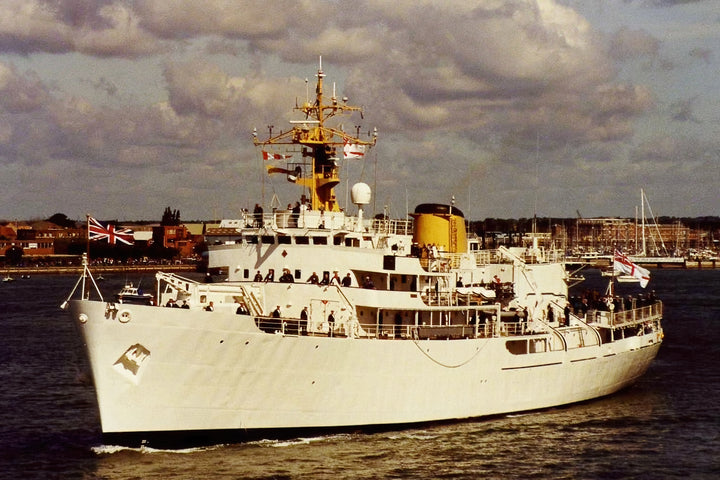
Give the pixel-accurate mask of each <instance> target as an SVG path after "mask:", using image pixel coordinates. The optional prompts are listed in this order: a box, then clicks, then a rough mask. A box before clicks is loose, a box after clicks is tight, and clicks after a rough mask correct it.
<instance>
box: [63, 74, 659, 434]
mask: <svg viewBox="0 0 720 480" xmlns="http://www.w3.org/2000/svg"><path fill="white" fill-rule="evenodd" d="M317 77H318V80H317V90H316V94H317V97H316V98H314V99H313V100H312V101H308V102H306V103H304V104H303V105H302V106H300V107H296V110H299V111H300V112H301V113H302V114H303V115H302V117H303V118H302V119H301V120H300V121H298V122H294V123H293V124H292V126H291V128H290V130H288V131H286V132H285V133H281V134H280V135H276V136H272V132H271V137H270V138H268V139H267V140H259V139H258V138H257V135H255V144H256V146H257V147H258V148H259V149H261V150H262V151H263V152H264V153H265V157H267V158H271V159H272V158H275V159H282V160H281V161H282V162H284V163H285V165H284V166H283V168H279V167H272V168H269V171H281V172H283V174H285V175H287V178H288V180H289V181H291V182H294V183H296V184H297V185H299V186H301V187H303V189H304V191H305V192H306V193H307V194H308V196H307V197H305V198H303V201H302V205H300V206H299V208H298V206H297V205H296V207H295V209H293V210H290V211H279V210H276V211H273V212H266V213H260V212H259V210H258V212H257V214H248V215H247V216H245V217H244V218H241V219H238V220H228V221H224V222H223V224H222V225H221V227H222V228H221V229H218V230H217V231H216V232H215V235H214V236H209V237H208V242H209V243H213V244H214V245H213V246H212V247H211V248H210V251H209V268H211V269H218V268H222V269H226V270H227V281H225V282H218V283H201V282H196V281H193V280H190V279H186V278H183V277H182V276H178V275H174V274H165V273H158V274H157V290H156V292H155V298H156V299H157V305H167V304H169V303H174V304H175V305H182V304H185V306H186V307H189V308H166V307H162V306H152V305H136V304H119V303H115V302H113V301H108V300H104V299H103V298H102V297H101V296H100V297H99V298H98V299H95V298H94V297H97V296H99V292H98V294H92V295H91V294H90V290H91V289H90V288H86V287H89V286H90V285H91V280H92V277H91V276H89V272H86V277H85V278H83V279H82V280H83V288H82V291H83V293H82V295H81V297H82V298H81V299H76V300H71V301H70V302H69V312H70V315H71V318H72V320H73V321H74V322H75V323H76V324H77V326H78V328H79V331H80V332H81V333H82V336H83V338H84V341H85V345H86V348H87V355H88V358H89V361H90V365H91V368H92V375H93V378H94V383H95V389H96V392H97V401H98V406H99V412H100V419H101V424H102V431H103V434H104V436H105V438H106V441H107V442H112V443H122V444H136V443H140V442H149V443H150V444H151V445H154V444H162V443H167V442H171V443H181V444H197V443H206V442H212V441H218V440H220V441H236V440H244V439H247V438H257V437H262V436H273V437H287V436H294V435H298V434H300V433H311V432H326V431H336V430H340V431H342V430H357V429H376V428H381V429H392V428H400V427H402V426H408V425H416V424H426V423H429V422H438V421H455V420H459V419H470V418H477V417H483V416H489V415H497V414H504V413H509V412H519V411H527V410H535V409H543V408H547V407H552V406H557V405H565V404H571V403H574V402H580V401H584V400H588V399H592V398H596V397H600V396H604V395H609V394H612V393H614V392H616V391H618V390H620V389H622V388H624V387H626V386H628V385H630V384H632V383H633V382H635V381H636V380H637V379H638V378H639V377H640V376H641V375H643V373H644V372H645V371H646V369H647V368H648V366H649V365H650V363H651V362H652V360H653V359H654V358H655V356H656V354H657V352H658V349H659V348H660V344H661V342H662V338H663V332H662V327H661V316H662V304H661V303H660V302H650V303H646V304H642V305H640V304H632V305H631V306H630V307H629V308H626V307H625V306H620V307H618V308H616V309H615V310H612V309H606V308H603V307H602V306H603V305H604V304H600V305H596V306H595V307H598V308H590V309H588V310H585V309H577V311H576V312H575V313H567V310H568V309H567V308H566V307H567V306H568V305H569V304H568V287H567V283H566V282H567V281H568V275H567V273H566V271H565V268H564V264H563V262H562V259H561V258H560V257H554V256H553V252H547V251H544V250H542V249H540V248H537V247H532V248H522V249H521V248H504V247H501V248H499V249H497V250H481V249H479V248H478V243H477V242H474V241H473V240H472V239H469V238H468V236H467V235H466V225H465V220H464V218H463V214H462V212H461V211H460V210H458V209H457V208H455V207H454V205H452V204H450V205H445V204H424V205H420V206H419V207H417V208H416V210H415V213H413V214H412V215H411V217H412V218H411V219H406V220H392V219H389V218H387V217H386V216H380V218H366V217H365V216H364V212H363V208H364V206H365V205H367V204H368V202H369V201H370V193H371V192H370V189H369V188H368V187H367V185H364V184H358V185H355V186H354V187H353V189H352V190H353V203H354V204H355V205H356V207H357V214H356V215H349V214H348V212H345V211H342V210H341V209H340V208H339V205H338V204H337V202H336V199H335V193H334V187H335V186H336V185H337V184H338V182H339V178H340V177H339V168H338V156H339V155H340V154H341V153H342V152H343V150H344V151H345V152H346V155H347V156H348V157H351V156H353V155H357V153H358V152H359V153H362V152H364V151H365V149H368V148H370V147H372V146H373V145H374V144H375V138H376V135H374V134H372V135H369V136H368V137H367V139H366V140H362V139H361V138H358V136H355V135H352V134H348V133H346V132H344V131H342V130H341V129H338V128H334V127H331V126H329V120H332V119H333V117H339V116H341V115H344V114H351V113H352V112H357V111H358V110H359V108H357V107H351V106H349V105H346V103H345V101H338V99H336V98H335V97H334V95H333V97H332V98H331V99H330V101H329V102H327V103H326V98H325V97H324V96H323V77H324V74H323V71H322V66H321V67H320V69H319V71H318V75H317ZM278 152H279V153H278ZM291 155H292V157H291ZM336 274H337V275H336ZM315 275H317V281H316V280H315V278H314V276H315ZM79 282H80V281H79ZM71 296H72V295H71ZM171 299H172V300H173V302H169V300H171Z"/></svg>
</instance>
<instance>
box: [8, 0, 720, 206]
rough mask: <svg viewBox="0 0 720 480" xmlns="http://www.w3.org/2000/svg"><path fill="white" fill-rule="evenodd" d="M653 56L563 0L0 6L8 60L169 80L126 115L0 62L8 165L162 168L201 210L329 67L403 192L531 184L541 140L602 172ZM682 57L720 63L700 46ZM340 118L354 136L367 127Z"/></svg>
mask: <svg viewBox="0 0 720 480" xmlns="http://www.w3.org/2000/svg"><path fill="white" fill-rule="evenodd" d="M664 3H665V4H667V3H668V2H664ZM660 46H661V45H660V42H659V41H658V39H656V38H655V37H653V36H652V35H651V34H650V33H648V32H647V31H646V30H644V29H642V28H631V27H623V28H619V29H617V31H616V32H615V33H614V34H612V35H611V36H609V37H605V36H602V35H600V34H599V33H598V32H596V31H595V30H594V29H593V27H592V26H591V25H590V23H589V22H588V21H587V20H586V19H585V18H584V17H583V16H582V15H580V14H579V13H578V11H577V10H575V9H573V8H571V7H569V6H565V5H562V4H561V2H560V1H558V0H480V1H478V0H450V1H444V2H439V1H430V0H421V1H417V0H395V1H393V2H387V1H385V0H356V1H349V0H326V1H312V0H294V1H293V0H280V1H277V2H270V3H268V2H265V3H258V2H235V1H230V0H208V1H205V2H196V1H191V0H137V1H129V0H54V1H50V0H7V1H4V2H1V3H0V52H5V53H10V54H22V55H26V56H30V57H31V56H32V55H33V54H35V53H36V52H43V53H45V54H62V53H75V54H80V55H83V56H86V57H92V58H95V59H97V61H98V62H102V61H104V60H105V59H112V58H138V57H147V58H150V59H153V60H155V61H157V64H158V65H161V66H162V67H161V71H162V76H161V77H160V78H157V79H154V80H153V81H154V82H156V84H157V89H158V91H159V92H160V94H159V95H158V98H156V99H154V100H153V101H152V103H146V104H142V103H129V101H128V100H125V99H128V98H137V97H135V96H134V95H133V94H132V93H134V92H127V90H126V91H123V88H126V87H124V86H123V85H124V84H123V81H122V78H114V77H112V76H111V75H110V74H108V73H107V72H102V73H98V74H97V76H95V77H93V76H92V75H88V74H86V73H85V74H83V75H82V80H81V81H82V82H84V83H85V85H86V86H89V87H92V88H89V89H88V90H92V91H93V92H95V94H97V93H98V92H102V93H104V95H103V96H98V97H94V96H93V95H92V94H91V93H90V92H87V93H85V92H83V94H78V93H77V92H75V93H69V92H65V91H62V89H59V88H57V87H56V86H54V85H53V86H51V85H52V82H44V81H43V80H41V78H40V77H39V76H38V75H37V74H36V73H33V72H31V71H28V72H19V71H18V70H17V68H16V67H15V66H13V64H12V63H10V62H6V63H0V94H2V95H0V155H4V158H6V159H10V158H13V159H14V160H13V161H24V162H26V163H31V164H40V163H42V164H44V165H46V166H47V168H49V169H55V170H54V171H56V172H57V173H58V175H61V176H64V177H65V178H67V176H68V174H67V173H64V171H63V170H62V169H63V168H65V169H66V170H65V171H67V166H68V165H77V166H80V165H81V166H82V167H83V168H85V169H86V172H87V175H90V176H93V177H94V178H102V176H103V175H108V172H118V170H117V168H118V167H119V168H120V169H122V168H130V169H133V171H135V172H137V173H140V175H142V176H143V178H147V179H150V178H157V177H158V175H159V172H164V173H165V175H166V176H163V179H162V180H158V184H157V185H158V186H157V187H154V188H156V190H157V195H158V196H162V194H165V195H167V196H170V197H172V196H174V195H180V194H182V195H185V197H183V198H192V194H189V193H188V192H192V191H193V187H195V188H197V189H199V190H201V191H203V192H208V193H207V195H210V193H209V192H211V191H214V190H220V189H221V188H222V187H229V188H232V185H233V184H232V180H231V178H232V175H228V174H227V172H228V171H232V169H239V170H240V171H241V172H242V174H243V176H244V178H247V175H248V174H249V173H248V172H250V171H251V169H252V168H254V167H252V165H253V163H252V162H253V160H254V156H253V153H252V147H251V141H250V140H251V138H250V131H251V130H252V128H253V127H257V128H258V130H259V131H260V132H265V131H267V128H268V126H269V125H274V132H275V133H277V132H279V131H280V130H282V129H287V128H289V127H288V125H287V122H286V120H289V119H291V118H296V117H294V116H293V115H292V112H291V111H290V107H292V106H293V105H296V102H297V101H298V99H299V101H300V102H302V101H303V97H304V94H305V91H306V84H305V79H304V77H305V76H308V77H309V78H310V92H311V93H310V95H312V90H313V86H314V85H313V82H314V78H313V77H312V75H313V74H314V73H315V72H314V68H315V67H312V66H310V65H311V63H312V62H315V61H316V59H317V56H318V55H321V54H322V55H323V59H324V62H325V65H326V68H325V70H326V72H327V73H328V78H327V81H328V82H330V81H334V79H333V78H332V77H333V76H337V77H338V78H337V80H338V82H339V87H340V85H341V87H342V90H343V91H342V95H348V96H349V97H350V98H351V103H355V102H358V103H361V104H362V105H363V106H364V107H365V108H366V116H365V119H364V120H363V121H362V124H363V129H364V131H366V130H369V129H370V128H372V127H374V126H377V127H378V128H379V129H380V133H381V139H382V138H384V139H386V140H387V142H388V146H387V147H383V148H385V149H386V150H385V151H386V152H390V153H391V156H392V157H393V158H394V162H393V166H388V168H394V169H395V171H394V172H392V173H396V174H398V176H399V177H400V178H401V179H404V180H406V181H412V182H416V183H417V184H418V185H419V186H422V185H429V184H432V182H435V183H437V179H433V175H432V173H430V172H433V168H434V166H435V165H436V164H437V161H438V157H442V156H443V155H445V154H446V153H444V152H452V156H453V158H454V159H455V160H456V161H457V163H458V165H461V166H462V167H458V172H460V171H461V170H462V169H465V170H466V171H467V170H470V171H473V172H476V173H478V174H480V173H482V174H486V173H488V172H491V171H494V169H496V168H499V167H502V168H503V169H505V173H507V174H508V176H510V177H512V178H519V177H523V176H525V177H526V176H527V175H526V172H527V170H528V161H529V160H528V159H531V158H533V157H534V155H535V151H536V148H537V144H538V139H541V143H542V147H543V149H545V150H547V151H549V152H551V155H552V157H553V162H554V163H555V164H556V165H562V166H577V165H575V163H576V162H578V160H577V159H578V158H583V159H586V160H587V161H588V162H595V163H598V164H602V163H608V162H609V161H610V160H608V159H610V158H612V157H613V155H615V154H616V153H617V152H618V151H619V150H620V149H619V148H618V145H620V144H623V143H632V141H633V138H634V135H635V133H636V125H637V122H638V120H639V119H641V118H643V117H644V116H646V115H648V114H649V112H652V111H653V109H654V108H655V103H656V100H655V95H654V94H653V92H652V90H651V89H650V88H649V87H647V86H645V85H643V84H640V83H633V82H631V81H629V80H624V81H621V80H619V79H618V71H619V68H622V65H624V64H627V63H629V62H632V61H635V60H637V59H641V58H645V57H656V56H657V55H658V51H659V49H660ZM685 51H687V50H685ZM690 55H691V56H693V57H695V58H699V59H702V60H703V61H711V60H712V55H711V51H710V50H708V49H705V48H704V47H702V48H701V47H698V48H697V49H695V50H693V51H692V52H690ZM228 56H229V57H230V58H231V59H232V62H234V63H233V66H235V65H240V67H238V68H237V69H234V70H233V69H231V68H229V67H228V63H227V62H228V60H227V59H228ZM618 62H620V64H618ZM288 72H291V73H288ZM326 86H327V88H328V89H329V88H330V85H329V84H326ZM142 98H146V97H142ZM108 99H111V100H112V101H113V103H112V105H106V104H104V103H103V102H104V101H107V100H108ZM123 102H125V103H123ZM136 102H137V101H136ZM691 103H692V102H688V103H685V104H683V103H676V104H674V105H673V106H672V108H671V113H672V116H673V118H674V119H675V120H687V119H692V118H694V117H693V111H692V110H693V109H692V105H691ZM343 121H345V120H343ZM347 122H348V123H347V124H346V125H344V127H345V128H346V129H348V130H354V126H355V125H356V124H357V122H359V120H353V119H348V120H347ZM449 139H452V140H449ZM418 145H421V146H422V148H419V149H413V150H412V151H413V153H412V155H411V156H410V157H409V158H408V154H407V152H408V151H409V150H410V146H412V147H415V146H418ZM638 156H639V157H643V158H644V156H643V155H640V154H638ZM19 159H21V160H19ZM418 172H421V173H418ZM422 172H426V173H425V174H423V173H422ZM118 175H120V176H121V177H123V176H124V175H125V173H124V172H120V173H118ZM190 179H192V180H190ZM74 181H75V179H74V178H72V179H71V178H68V182H71V183H72V182H74ZM190 181H192V187H191V186H190V185H189V184H187V182H190ZM388 181H389V180H388ZM147 182H148V183H149V182H150V180H147ZM453 182H454V183H456V184H462V183H463V182H465V183H467V182H468V179H467V177H466V176H463V175H462V174H460V173H459V174H458V175H457V178H454V179H453ZM143 183H144V182H136V183H135V184H133V186H132V188H133V189H139V188H141V186H142V187H147V185H144V184H143ZM500 184H501V182H497V185H500ZM179 185H182V187H179ZM107 188H110V189H111V190H121V189H122V188H129V187H128V186H123V187H120V186H116V185H114V183H113V182H108V186H107ZM253 188H255V187H254V186H248V189H249V190H251V189H253ZM418 188H420V187H418ZM437 188H443V189H445V188H447V189H450V188H452V187H451V186H442V185H438V186H437ZM508 188H510V187H508ZM425 190H426V191H429V190H430V189H425ZM137 192H138V195H140V191H139V190H138V191H137ZM181 192H185V193H181ZM255 193H257V192H255ZM519 194H524V193H523V192H522V191H521V192H519ZM428 200H432V199H428ZM168 202H169V201H168V200H164V201H161V202H160V203H161V204H163V205H166V204H167V203H168ZM197 208H198V211H197V213H196V215H198V216H201V215H202V214H203V211H202V208H201V207H200V206H198V207H197ZM138 209H142V207H141V206H139V205H138ZM142 211H144V210H142Z"/></svg>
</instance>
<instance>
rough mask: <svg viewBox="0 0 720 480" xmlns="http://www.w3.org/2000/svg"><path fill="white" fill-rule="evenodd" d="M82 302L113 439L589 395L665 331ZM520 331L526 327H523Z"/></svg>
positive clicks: (490, 408) (293, 428) (382, 418)
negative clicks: (478, 334) (398, 332)
mask: <svg viewBox="0 0 720 480" xmlns="http://www.w3.org/2000/svg"><path fill="white" fill-rule="evenodd" d="M108 307H109V304H107V303H104V302H96V301H87V300H75V301H72V302H71V306H70V311H71V317H72V318H73V320H74V321H75V322H76V324H77V326H78V328H79V330H80V331H81V333H82V335H83V338H84V341H85V345H86V346H87V355H88V358H89V361H90V365H91V368H92V374H93V379H94V382H95V388H96V393H97V400H98V406H99V412H100V417H101V425H102V430H103V433H104V434H105V436H106V437H107V438H108V439H111V441H112V442H113V443H130V444H135V443H138V442H139V441H141V440H149V439H165V440H170V439H174V440H178V439H181V440H185V441H186V442H187V443H192V444H195V443H204V442H205V440H208V441H210V439H221V440H222V439H228V440H233V441H236V440H244V439H248V438H256V437H259V436H272V437H285V436H293V435H296V434H298V432H307V431H317V432H324V431H336V430H347V429H355V428H390V427H392V426H396V427H397V426H406V425H413V424H422V423H428V422H438V421H453V420H460V419H469V418H477V417H485V416H492V415H498V414H504V413H510V412H518V411H527V410H535V409H542V408H547V407H552V406H558V405H564V404H570V403H576V402H580V401H584V400H588V399H592V398H596V397H601V396H605V395H609V394H612V393H614V392H616V391H618V390H620V389H622V388H624V387H626V386H628V385H630V384H632V383H633V382H634V381H635V380H637V378H638V377H640V376H641V375H642V374H643V373H644V372H645V371H646V370H647V368H648V366H649V365H650V363H651V362H652V360H653V359H654V357H655V356H656V354H657V351H658V348H659V346H660V343H661V333H658V332H653V333H650V334H645V335H638V336H632V337H629V338H626V339H622V340H616V341H614V342H612V343H608V344H604V345H594V346H588V347H584V348H574V349H567V350H565V349H563V350H559V351H548V352H542V353H532V354H524V355H516V354H512V353H510V352H509V349H508V347H507V343H506V342H508V341H509V338H508V337H502V336H500V337H495V338H469V339H460V340H450V341H437V340H408V339H405V340H383V339H352V338H328V337H325V336H297V335H283V334H279V333H278V334H268V333H265V332H262V331H260V330H259V329H258V328H257V327H256V326H255V322H254V320H253V317H251V316H245V315H234V314H232V313H230V312H212V313H210V312H204V311H201V310H191V311H188V310H183V309H168V308H161V307H152V306H142V305H120V306H119V307H120V308H121V309H120V310H112V309H109V308H108ZM513 340H517V338H513Z"/></svg>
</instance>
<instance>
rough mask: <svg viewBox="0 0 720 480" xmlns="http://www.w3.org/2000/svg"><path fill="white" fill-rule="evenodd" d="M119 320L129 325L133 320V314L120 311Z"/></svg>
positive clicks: (128, 311) (127, 311)
mask: <svg viewBox="0 0 720 480" xmlns="http://www.w3.org/2000/svg"><path fill="white" fill-rule="evenodd" d="M117 318H118V321H119V322H120V323H127V322H129V321H130V320H131V319H132V314H131V313H130V310H120V312H119V313H118V316H117Z"/></svg>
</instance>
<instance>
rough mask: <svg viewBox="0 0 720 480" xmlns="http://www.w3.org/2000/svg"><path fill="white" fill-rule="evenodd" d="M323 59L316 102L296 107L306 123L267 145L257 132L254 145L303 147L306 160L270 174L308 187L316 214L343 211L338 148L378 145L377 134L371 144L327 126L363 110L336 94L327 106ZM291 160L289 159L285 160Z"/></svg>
mask: <svg viewBox="0 0 720 480" xmlns="http://www.w3.org/2000/svg"><path fill="white" fill-rule="evenodd" d="M324 77H325V74H324V73H323V70H322V57H320V64H319V68H318V73H317V78H318V80H317V87H316V88H315V95H316V98H315V102H314V103H310V102H309V101H306V102H305V103H304V104H303V105H302V106H301V107H298V106H296V107H295V108H294V110H299V111H301V112H302V113H304V114H305V120H300V121H293V122H291V123H292V124H293V128H292V129H291V130H290V131H288V132H284V133H280V134H279V135H276V136H272V131H271V132H270V135H271V136H270V137H269V138H268V139H266V140H264V141H261V140H259V139H258V138H257V132H256V131H254V132H253V143H254V144H255V146H259V147H262V148H263V151H265V150H264V148H265V147H266V146H268V145H272V146H274V145H288V147H285V150H286V152H291V151H292V152H297V148H293V147H290V145H292V146H299V150H300V153H301V154H302V160H301V161H299V162H290V161H288V163H287V166H288V168H287V169H278V168H272V167H270V168H268V172H269V173H278V172H282V173H286V174H287V176H288V177H287V178H288V180H289V181H291V182H293V183H296V184H298V185H301V186H303V187H306V188H308V189H309V191H310V207H311V208H312V209H313V210H326V211H329V212H337V211H340V206H339V205H338V203H337V200H336V198H335V186H336V185H337V184H338V183H339V182H340V168H339V166H338V162H339V158H338V156H337V155H338V147H340V150H342V147H343V145H345V144H346V143H348V144H354V145H364V146H366V147H372V146H373V145H375V143H376V141H377V130H375V131H374V132H373V135H372V139H371V140H369V141H364V140H360V139H359V138H357V137H356V136H353V135H350V134H348V133H346V132H344V131H342V130H338V129H336V128H333V127H329V126H326V125H325V122H326V121H327V120H328V119H330V118H332V117H333V116H335V115H340V114H345V113H351V112H360V114H361V115H362V108H361V107H354V106H350V105H347V104H346V103H345V102H346V101H347V98H343V99H342V102H338V100H337V98H336V97H335V92H334V91H333V96H332V98H331V101H330V103H329V104H327V105H326V104H324V103H323V78H324ZM283 157H284V158H287V156H283Z"/></svg>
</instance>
